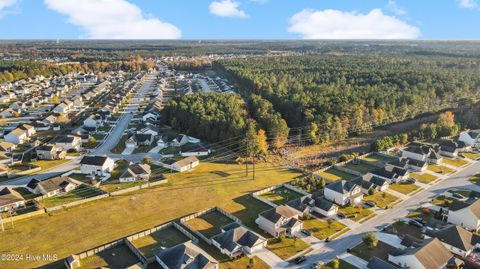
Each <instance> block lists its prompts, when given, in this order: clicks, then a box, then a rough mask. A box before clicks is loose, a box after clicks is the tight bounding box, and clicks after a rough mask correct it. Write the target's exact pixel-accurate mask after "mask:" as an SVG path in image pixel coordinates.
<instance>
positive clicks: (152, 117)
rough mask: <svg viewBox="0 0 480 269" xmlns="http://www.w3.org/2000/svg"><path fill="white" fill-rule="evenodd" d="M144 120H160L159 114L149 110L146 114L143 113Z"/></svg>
mask: <svg viewBox="0 0 480 269" xmlns="http://www.w3.org/2000/svg"><path fill="white" fill-rule="evenodd" d="M142 120H143V121H147V120H154V121H156V120H158V114H157V113H153V112H147V113H145V114H143V116H142Z"/></svg>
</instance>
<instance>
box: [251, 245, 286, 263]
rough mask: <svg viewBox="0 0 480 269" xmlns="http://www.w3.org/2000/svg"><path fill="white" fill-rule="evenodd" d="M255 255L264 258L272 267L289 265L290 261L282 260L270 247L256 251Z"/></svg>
mask: <svg viewBox="0 0 480 269" xmlns="http://www.w3.org/2000/svg"><path fill="white" fill-rule="evenodd" d="M255 256H257V257H259V258H260V259H262V261H264V262H265V263H266V264H268V265H269V266H270V267H271V268H279V267H285V266H288V262H286V261H284V260H282V259H281V258H280V257H278V256H277V255H275V253H273V252H271V251H270V250H268V249H264V250H262V251H259V252H257V253H255Z"/></svg>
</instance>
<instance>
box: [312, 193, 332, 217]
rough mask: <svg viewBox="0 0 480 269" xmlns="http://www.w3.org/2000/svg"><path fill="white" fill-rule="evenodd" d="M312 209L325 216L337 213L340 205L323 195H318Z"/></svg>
mask: <svg viewBox="0 0 480 269" xmlns="http://www.w3.org/2000/svg"><path fill="white" fill-rule="evenodd" d="M312 211H314V212H317V213H318V214H320V215H322V216H325V217H332V216H335V215H337V213H338V205H337V204H335V203H333V202H331V201H329V200H327V199H325V198H323V197H316V198H315V200H314V203H313V206H312Z"/></svg>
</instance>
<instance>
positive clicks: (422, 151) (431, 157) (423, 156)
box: [402, 145, 443, 164]
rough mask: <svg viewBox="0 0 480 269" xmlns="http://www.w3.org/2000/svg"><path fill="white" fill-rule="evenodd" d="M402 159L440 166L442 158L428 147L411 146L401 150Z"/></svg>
mask: <svg viewBox="0 0 480 269" xmlns="http://www.w3.org/2000/svg"><path fill="white" fill-rule="evenodd" d="M402 158H409V159H414V160H417V161H423V162H428V163H432V164H440V163H441V162H442V161H443V158H442V156H440V154H438V153H437V152H436V151H435V150H434V149H433V148H432V147H429V146H423V145H422V146H411V147H408V148H405V149H403V150H402Z"/></svg>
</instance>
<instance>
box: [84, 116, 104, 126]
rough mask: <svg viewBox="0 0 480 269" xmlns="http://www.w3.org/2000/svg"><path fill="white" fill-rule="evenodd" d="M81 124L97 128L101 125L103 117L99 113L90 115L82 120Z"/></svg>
mask: <svg viewBox="0 0 480 269" xmlns="http://www.w3.org/2000/svg"><path fill="white" fill-rule="evenodd" d="M83 125H84V126H86V127H90V128H98V127H101V126H102V125H103V119H102V117H101V116H100V115H90V116H89V117H88V118H86V119H85V120H84V121H83Z"/></svg>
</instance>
